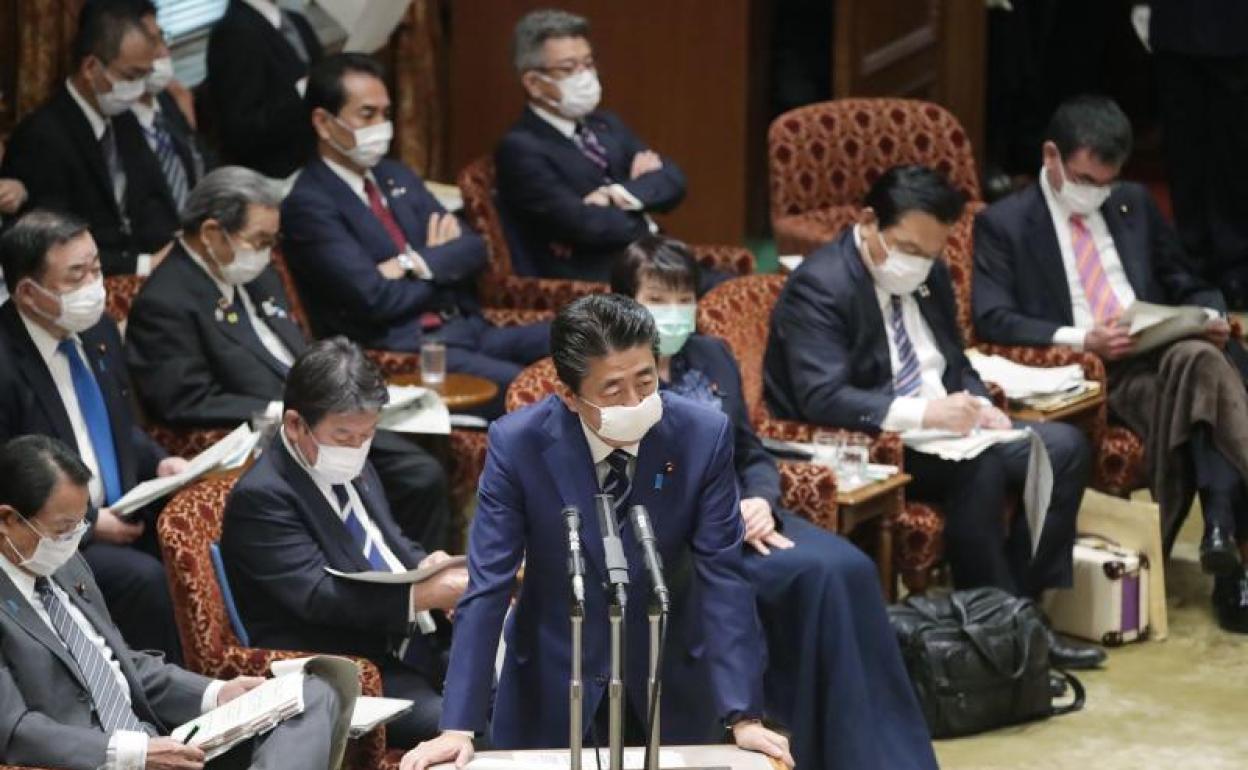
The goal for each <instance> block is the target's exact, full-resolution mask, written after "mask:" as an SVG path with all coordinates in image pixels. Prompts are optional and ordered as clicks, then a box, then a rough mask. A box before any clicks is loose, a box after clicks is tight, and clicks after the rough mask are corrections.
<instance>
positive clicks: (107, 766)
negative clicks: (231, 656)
mask: <svg viewBox="0 0 1248 770" xmlns="http://www.w3.org/2000/svg"><path fill="white" fill-rule="evenodd" d="M0 570H3V571H4V574H5V575H6V576H8V578H9V580H10V581H12V583H13V586H14V587H15V588H16V589H17V591H18V593H20V594H21V595H22V598H23V599H25V600H26V603H27V604H29V605H30V608H31V609H33V610H34V611H35V614H36V615H38V616H39V619H40V620H42V621H43V622H44V623H46V624H47V626H48V628H49V629H51V631H52V635H53V636H55V637H56V638H58V639H60V633H59V632H57V630H56V626H55V625H53V624H52V618H51V617H50V616H49V615H48V610H47V608H46V607H44V606H43V600H42V599H40V598H39V597H38V596H37V595H36V594H35V578H34V576H33V575H31V574H29V573H27V572H25V571H24V570H22V569H21V568H19V567H18V566H17V565H16V564H14V563H13V562H11V561H9V559H8V558H7V557H4V556H0ZM48 583H49V585H50V586H51V587H52V593H53V594H54V595H55V596H56V598H57V599H59V600H60V601H61V604H62V605H63V606H64V607H65V612H66V613H67V614H68V615H69V618H70V620H72V621H74V624H75V625H77V626H78V628H79V630H81V631H82V633H83V636H85V637H87V641H89V642H91V644H93V645H95V648H96V649H97V650H99V651H100V654H101V655H103V656H104V660H106V661H108V665H109V667H110V668H111V669H112V670H113V677H114V678H115V679H116V680H117V684H118V686H119V687H121V692H122V695H123V696H124V697H125V699H126V703H130V684H129V682H127V681H126V676H125V674H123V673H122V672H121V662H120V661H119V660H118V659H117V656H116V655H115V654H114V653H113V648H111V647H109V646H108V642H107V641H105V639H104V637H103V636H102V635H100V633H99V632H98V631H97V630H96V628H95V626H93V625H92V624H91V621H89V620H87V617H86V616H85V615H83V614H82V611H81V610H79V609H78V607H77V605H75V604H74V602H73V601H72V600H71V599H70V598H69V596H68V595H66V593H65V592H64V591H63V590H61V587H60V586H59V585H57V583H56V581H55V580H49V581H48ZM63 641H64V640H62V643H63ZM66 649H68V648H66ZM71 657H72V656H71ZM84 676H85V674H84ZM224 686H225V682H222V681H214V682H212V683H211V684H210V685H208V688H207V689H206V690H204V695H203V697H202V698H201V700H200V712H201V713H202V712H207V711H210V710H212V709H213V708H216V705H217V697H218V696H219V695H220V694H221V688H222V687H224ZM147 738H148V736H147V733H144V732H139V731H135V730H118V731H117V732H115V733H113V734H112V735H111V736H110V737H109V741H108V750H107V752H106V760H105V762H104V766H103V767H102V768H101V770H143V766H144V764H146V762H147Z"/></svg>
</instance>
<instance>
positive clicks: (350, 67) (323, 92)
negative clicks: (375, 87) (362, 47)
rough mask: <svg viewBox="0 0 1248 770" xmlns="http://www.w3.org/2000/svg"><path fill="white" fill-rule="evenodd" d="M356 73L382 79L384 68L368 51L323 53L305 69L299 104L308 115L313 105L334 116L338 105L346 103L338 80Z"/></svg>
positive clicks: (343, 90)
mask: <svg viewBox="0 0 1248 770" xmlns="http://www.w3.org/2000/svg"><path fill="white" fill-rule="evenodd" d="M350 72H356V73H361V74H364V75H372V76H373V77H375V78H377V79H378V80H380V81H383V82H384V81H385V79H386V69H385V67H383V66H381V62H379V61H377V60H376V59H374V58H373V57H371V56H369V55H368V54H362V53H337V54H333V55H332V56H326V57H325V58H324V59H321V60H320V61H319V62H317V63H316V64H314V65H312V69H311V70H309V72H308V87H307V90H306V91H304V94H303V103H304V104H306V105H307V107H308V114H311V113H312V111H313V110H315V109H316V108H317V107H320V108H321V109H323V110H325V111H326V112H328V113H329V114H330V115H337V114H338V113H339V111H341V110H342V105H344V104H346V103H347V92H346V89H344V88H343V87H342V79H343V76H345V75H346V74H347V73H350Z"/></svg>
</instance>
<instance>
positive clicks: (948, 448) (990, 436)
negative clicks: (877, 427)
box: [901, 428, 1030, 462]
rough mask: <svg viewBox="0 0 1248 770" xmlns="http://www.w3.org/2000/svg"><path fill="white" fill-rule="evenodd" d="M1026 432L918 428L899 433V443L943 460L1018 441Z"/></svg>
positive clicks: (970, 456)
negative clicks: (955, 431)
mask: <svg viewBox="0 0 1248 770" xmlns="http://www.w3.org/2000/svg"><path fill="white" fill-rule="evenodd" d="M1029 435H1030V432H1029V431H1027V430H1025V429H1019V430H1014V429H1007V430H988V429H984V428H978V429H976V430H973V431H971V432H970V433H968V434H967V435H965V436H963V435H960V434H958V433H954V432H952V431H947V430H935V429H930V428H921V429H919V430H908V431H906V432H905V433H902V434H901V440H902V442H903V443H904V444H905V445H906V446H908V447H910V448H911V449H913V450H914V451H916V452H922V453H924V454H929V455H936V456H937V457H939V458H941V459H943V460H953V461H955V462H956V461H959V460H970V459H972V458H975V457H978V456H979V455H980V454H981V453H982V452H983V451H984V450H985V449H987V448H988V447H990V446H992V445H993V444H1006V443H1009V442H1012V441H1022V440H1023V439H1025V438H1027V437H1028V436H1029Z"/></svg>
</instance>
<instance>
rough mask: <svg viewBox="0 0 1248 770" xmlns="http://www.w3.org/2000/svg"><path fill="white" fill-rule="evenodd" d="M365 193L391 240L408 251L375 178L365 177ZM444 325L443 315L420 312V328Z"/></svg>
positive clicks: (405, 237) (435, 327) (431, 328)
mask: <svg viewBox="0 0 1248 770" xmlns="http://www.w3.org/2000/svg"><path fill="white" fill-rule="evenodd" d="M364 194H365V195H367V196H368V207H369V208H370V209H372V210H373V215H374V216H375V217H377V218H378V219H379V220H381V226H382V227H384V228H385V229H386V233H387V234H388V235H389V236H390V240H392V241H394V245H395V247H396V248H398V250H399V251H403V252H406V251H407V250H408V248H409V247H408V245H407V236H405V235H404V234H403V228H401V227H399V223H398V220H396V219H395V218H394V214H393V213H392V212H391V211H390V207H389V206H387V205H386V203H385V201H383V200H382V199H381V190H378V189H377V185H375V184H373V180H371V179H369V178H368V177H364ZM441 325H442V316H440V315H438V314H437V313H434V312H432V311H426V312H424V313H421V314H420V328H421V329H424V330H425V331H427V332H428V331H433V330H434V329H437V328H438V327H439V326H441Z"/></svg>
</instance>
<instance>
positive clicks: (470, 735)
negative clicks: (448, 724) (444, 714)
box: [442, 730, 477, 738]
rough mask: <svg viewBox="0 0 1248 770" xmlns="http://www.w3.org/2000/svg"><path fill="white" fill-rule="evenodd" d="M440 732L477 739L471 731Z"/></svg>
mask: <svg viewBox="0 0 1248 770" xmlns="http://www.w3.org/2000/svg"><path fill="white" fill-rule="evenodd" d="M442 732H444V733H451V734H452V735H462V736H464V737H465V738H476V737H477V734H476V733H474V732H473V731H472V730H443V731H442Z"/></svg>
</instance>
